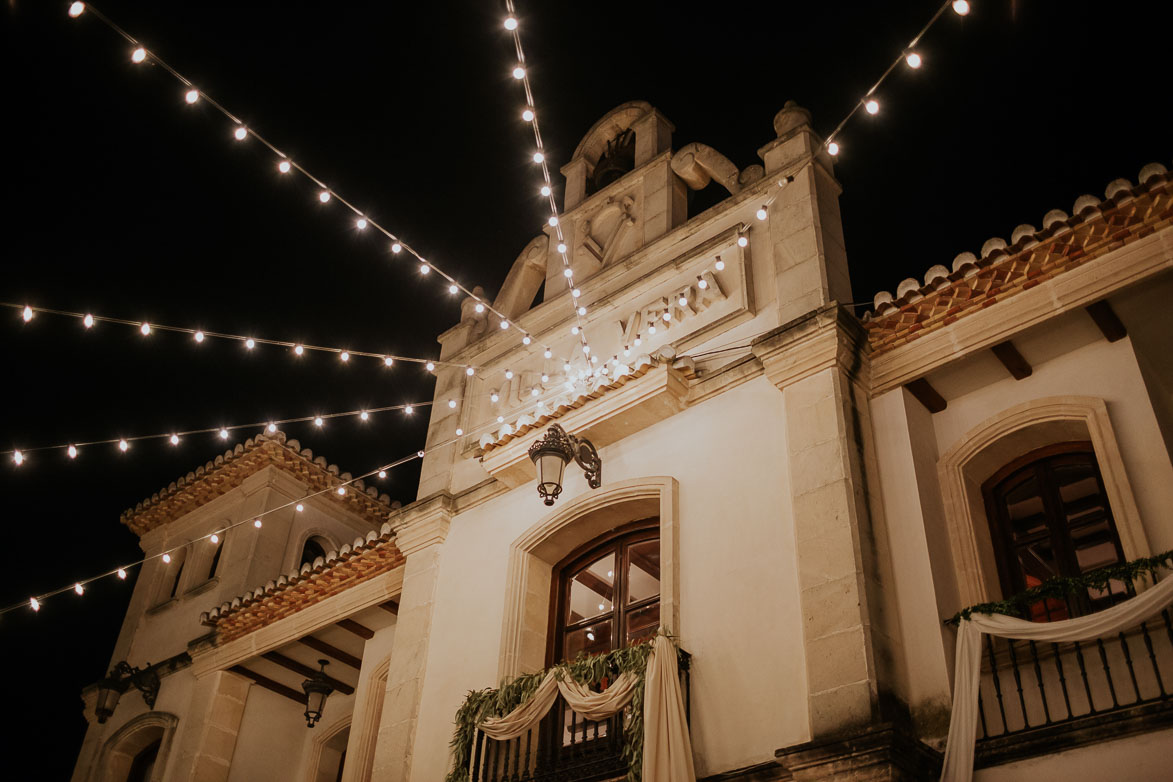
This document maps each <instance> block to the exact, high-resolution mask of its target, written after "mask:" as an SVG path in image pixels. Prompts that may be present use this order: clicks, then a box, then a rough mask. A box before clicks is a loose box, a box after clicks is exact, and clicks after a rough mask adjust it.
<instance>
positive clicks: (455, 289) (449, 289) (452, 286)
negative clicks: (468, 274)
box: [448, 285, 460, 293]
mask: <svg viewBox="0 0 1173 782" xmlns="http://www.w3.org/2000/svg"><path fill="white" fill-rule="evenodd" d="M458 290H460V289H459V288H457V287H456V286H455V285H449V286H448V292H449V293H456V292H457V291H458Z"/></svg>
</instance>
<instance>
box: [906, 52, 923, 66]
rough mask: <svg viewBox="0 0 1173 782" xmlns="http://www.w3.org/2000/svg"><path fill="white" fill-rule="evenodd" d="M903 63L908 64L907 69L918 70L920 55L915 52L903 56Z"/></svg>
mask: <svg viewBox="0 0 1173 782" xmlns="http://www.w3.org/2000/svg"><path fill="white" fill-rule="evenodd" d="M904 61H905V62H906V63H908V67H909V68H914V69H915V68H919V67H920V65H921V58H920V54H918V53H917V52H909V53H908V54H906V55H904Z"/></svg>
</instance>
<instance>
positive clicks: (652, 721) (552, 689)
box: [477, 633, 696, 782]
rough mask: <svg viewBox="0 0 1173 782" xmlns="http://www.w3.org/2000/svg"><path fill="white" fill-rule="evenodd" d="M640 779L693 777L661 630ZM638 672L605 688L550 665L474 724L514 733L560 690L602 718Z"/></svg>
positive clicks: (624, 699) (651, 671)
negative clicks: (532, 686)
mask: <svg viewBox="0 0 1173 782" xmlns="http://www.w3.org/2000/svg"><path fill="white" fill-rule="evenodd" d="M644 682H645V685H644V760H643V779H644V782H695V781H696V772H695V771H694V770H693V765H692V743H691V741H690V740H689V736H688V723H687V721H686V718H685V711H684V697H683V695H682V694H681V692H680V676H679V672H678V670H677V667H676V649H675V648H674V647H673V646H672V642H671V641H669V640H668V637H667V636H666V635H664V634H663V633H661V634H659V635H657V636H656V640H655V641H654V642H653V644H652V653H651V654H650V655H649V656H648V667H647V671H646V673H645V675H644ZM637 684H639V677H637V676H636V675H635V674H633V673H622V674H620V675H619V676H618V677H617V678H616V679H615V681H614V682H612V683H611V686H609V687H608V688H607V689H606V690H605V691H604V692H592V691H591V690H590V688H589V687H586V686H585V685H582V684H579V683H578V682H576V681H573V680H572V679H568V680H566V681H564V680H562V679H561V678H560V676H559V672H558V669H556V668H555V669H552V670H551V671H550V672H549V673H547V674H546V678H544V679H542V683H541V684H539V685H538V688H537V689H536V690H535V691H534V694H533V695H532V696H530V699H529V700H527V701H526V702H525V703H523V704H521V705H520V706H518V707H517V708H516V709H514V710H513V711H511V712H509V713H508V714H506V715H505V716H503V717H490V718H489V719H486V720H485V721H484V722H482V723H481V724H480V725H478V726H477V727H478V728H479V729H480V730H481V732H483V733H484V734H485V735H486V736H488V737H489V738H491V739H496V740H498V741H507V740H509V739H513V738H517V737H518V736H522V735H524V734H526V733H529V732H530V731H532V730H535V729H537V727H538V723H539V722H541V720H542V717H545V716H546V713H547V712H549V711H550V708H551V707H552V706H553V705H554V700H555V698H556V697H557V695H558V693H562V697H563V698H564V699H565V700H566V703H567V705H569V706H570V708H571V709H572V710H574V712H575V713H577V714H579V715H580V716H582V717H585V718H586V719H588V720H595V721H598V720H604V719H607V718H608V717H610V716H612V715H614V714H615V713H617V712H618V711H620V710H621V709H623V708H624V707H626V706H627V704H629V703H631V699H632V697H633V696H634V695H635V688H636V685H637Z"/></svg>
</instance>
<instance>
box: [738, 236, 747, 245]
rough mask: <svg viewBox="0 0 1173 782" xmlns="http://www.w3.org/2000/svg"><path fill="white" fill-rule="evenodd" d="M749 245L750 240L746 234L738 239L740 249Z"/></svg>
mask: <svg viewBox="0 0 1173 782" xmlns="http://www.w3.org/2000/svg"><path fill="white" fill-rule="evenodd" d="M747 244H749V239H748V238H747V237H746V236H745V234H742V235H741V236H739V237H737V246H738V247H745V246H746V245H747Z"/></svg>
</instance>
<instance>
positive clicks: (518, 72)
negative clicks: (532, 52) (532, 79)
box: [513, 65, 525, 79]
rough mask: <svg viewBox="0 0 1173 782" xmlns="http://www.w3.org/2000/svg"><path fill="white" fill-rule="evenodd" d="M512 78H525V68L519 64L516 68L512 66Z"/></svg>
mask: <svg viewBox="0 0 1173 782" xmlns="http://www.w3.org/2000/svg"><path fill="white" fill-rule="evenodd" d="M513 78H515V79H524V78H525V68H522V67H521V66H520V65H518V66H517V67H516V68H514V69H513Z"/></svg>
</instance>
